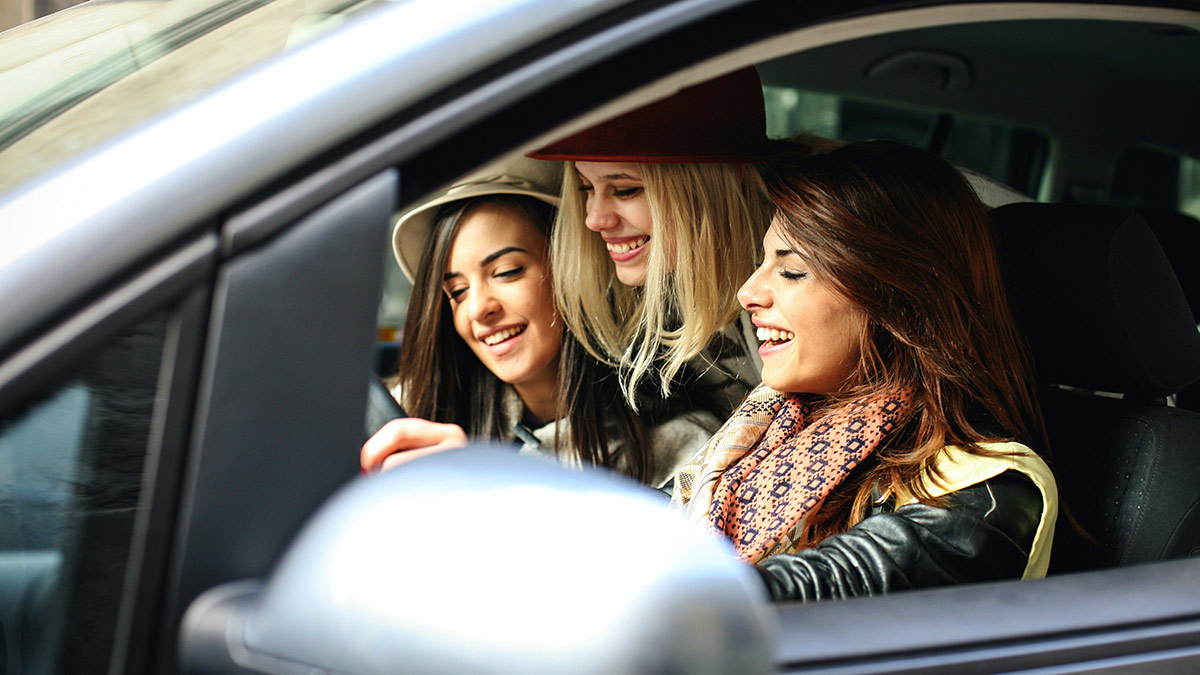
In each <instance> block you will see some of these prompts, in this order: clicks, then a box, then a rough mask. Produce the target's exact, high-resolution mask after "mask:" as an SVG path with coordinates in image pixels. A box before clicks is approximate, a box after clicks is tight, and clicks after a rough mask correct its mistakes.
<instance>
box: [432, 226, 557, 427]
mask: <svg viewBox="0 0 1200 675" xmlns="http://www.w3.org/2000/svg"><path fill="white" fill-rule="evenodd" d="M547 260H548V258H547V241H546V237H545V236H544V235H542V233H541V232H539V231H538V230H537V228H536V227H534V225H533V224H532V223H530V222H529V220H528V219H527V217H526V216H525V215H524V214H523V213H521V212H520V211H518V210H517V209H514V208H513V207H511V206H507V205H503V204H494V203H485V204H481V205H479V206H478V207H476V208H474V209H472V210H471V211H470V212H469V213H468V214H467V215H466V216H465V217H464V219H463V221H462V224H461V225H460V226H459V229H458V234H457V235H456V236H455V239H454V244H453V246H452V247H451V250H450V257H449V260H448V261H447V263H446V272H445V275H444V277H443V282H442V289H443V291H445V293H446V296H447V297H448V298H449V301H450V310H451V312H452V313H453V317H454V329H455V331H456V332H457V333H458V335H459V337H461V338H462V339H463V340H464V341H465V342H466V343H467V345H468V346H469V347H470V348H471V351H472V352H474V354H475V356H476V357H478V358H479V360H480V362H482V363H483V365H484V366H485V367H487V369H488V370H490V371H491V372H492V373H494V374H495V375H496V377H498V378H500V380H502V381H504V382H507V383H509V384H511V385H513V386H514V388H515V389H516V390H517V393H518V394H519V395H520V396H521V399H522V400H523V401H525V402H526V405H527V406H528V405H531V402H532V401H534V400H539V401H544V400H552V399H553V395H554V388H555V387H556V386H557V375H558V353H559V350H560V349H561V347H562V330H563V329H562V322H560V321H556V318H557V315H556V313H555V310H554V294H553V292H552V290H551V286H550V269H549V267H548V266H547Z"/></svg>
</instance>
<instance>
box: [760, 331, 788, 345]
mask: <svg viewBox="0 0 1200 675" xmlns="http://www.w3.org/2000/svg"><path fill="white" fill-rule="evenodd" d="M755 332H756V334H757V336H758V340H759V342H765V343H767V344H771V345H781V344H783V343H785V342H791V341H792V340H795V339H796V334H795V333H793V332H792V331H790V330H779V329H778V328H759V329H758V330H757V331H755Z"/></svg>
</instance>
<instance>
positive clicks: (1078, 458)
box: [992, 204, 1200, 572]
mask: <svg viewBox="0 0 1200 675" xmlns="http://www.w3.org/2000/svg"><path fill="white" fill-rule="evenodd" d="M992 217H993V222H994V223H995V225H996V231H997V236H998V240H999V243H1000V249H1001V256H1002V258H1003V259H1004V262H1005V266H1006V273H1007V276H1008V285H1009V289H1010V293H1011V301H1012V304H1013V309H1014V311H1015V312H1016V314H1017V319H1018V321H1019V322H1020V323H1021V326H1022V328H1023V329H1024V330H1025V333H1026V336H1027V338H1028V340H1029V343H1030V348H1031V350H1032V352H1033V356H1034V362H1035V365H1036V367H1037V372H1038V381H1039V385H1040V391H1041V396H1042V401H1041V403H1042V410H1043V412H1044V414H1045V417H1046V425H1047V430H1048V432H1049V435H1050V444H1051V455H1052V466H1053V468H1054V471H1055V476H1056V479H1057V481H1058V485H1059V493H1060V496H1061V497H1062V499H1063V503H1064V504H1065V506H1066V507H1067V508H1068V509H1069V510H1070V512H1071V513H1072V514H1073V515H1074V516H1075V517H1076V518H1077V519H1078V521H1079V523H1080V524H1081V525H1082V526H1083V528H1084V530H1085V531H1086V532H1087V535H1088V538H1091V539H1094V541H1088V538H1085V537H1083V536H1080V535H1079V534H1078V533H1076V532H1075V531H1074V528H1072V527H1071V526H1070V525H1069V524H1068V523H1067V522H1063V521H1061V520H1060V526H1059V528H1058V530H1057V534H1056V537H1055V544H1054V552H1053V556H1052V560H1051V571H1052V572H1065V571H1073V570H1081V569H1094V568H1101V567H1111V566H1116V565H1128V564H1134V563H1141V562H1152V561H1157V560H1165V559H1172V558H1181V557H1188V556H1196V555H1200V414H1198V413H1195V412H1193V411H1190V410H1184V409H1180V408H1175V407H1171V406H1168V405H1167V404H1166V397H1167V396H1169V395H1171V394H1174V393H1177V392H1179V391H1180V390H1182V389H1183V388H1185V387H1187V386H1188V385H1189V384H1191V383H1192V382H1194V381H1196V380H1197V379H1200V333H1197V330H1196V324H1195V323H1194V322H1193V320H1192V315H1191V311H1190V309H1189V307H1188V304H1187V301H1186V299H1185V298H1184V294H1183V291H1182V290H1181V288H1180V285H1179V282H1178V281H1177V280H1176V278H1175V275H1174V273H1173V272H1172V269H1171V265H1170V263H1169V262H1168V260H1167V258H1166V255H1165V253H1164V252H1163V250H1162V247H1161V246H1160V245H1159V243H1158V241H1157V239H1156V238H1155V237H1154V234H1153V232H1151V230H1150V228H1149V227H1148V226H1147V225H1146V223H1145V221H1144V220H1143V219H1142V218H1141V217H1140V216H1139V215H1138V214H1136V213H1135V212H1133V211H1131V210H1128V209H1118V208H1112V207H1103V206H1077V205H1062V204H1013V205H1009V206H1004V207H1001V208H998V209H995V210H994V211H993V212H992Z"/></svg>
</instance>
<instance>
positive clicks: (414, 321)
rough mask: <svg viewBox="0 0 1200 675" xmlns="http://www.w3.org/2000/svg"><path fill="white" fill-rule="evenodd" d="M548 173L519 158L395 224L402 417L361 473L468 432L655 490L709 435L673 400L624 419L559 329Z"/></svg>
mask: <svg viewBox="0 0 1200 675" xmlns="http://www.w3.org/2000/svg"><path fill="white" fill-rule="evenodd" d="M560 177H561V165H559V164H558V163H554V162H539V161H536V160H532V159H525V158H520V159H518V160H515V161H510V162H507V163H505V164H503V165H499V166H496V167H492V168H488V169H484V170H483V171H481V172H479V173H477V174H475V175H473V176H471V177H468V178H467V179H464V180H462V181H460V182H458V183H456V184H455V185H453V186H451V187H449V188H447V189H446V190H444V191H443V192H440V193H438V194H435V195H434V196H432V197H430V198H428V199H426V200H425V201H424V202H423V203H421V204H420V205H418V206H417V207H415V208H413V209H411V210H409V211H407V212H406V213H404V214H403V215H402V216H401V217H400V218H399V220H398V221H397V223H396V226H395V229H394V232H393V238H392V244H393V251H394V252H395V255H396V260H397V262H398V263H399V264H400V268H401V269H402V270H403V271H404V273H405V274H406V275H407V276H408V277H409V279H411V280H413V281H414V288H413V293H412V296H411V298H410V301H409V309H408V318H407V320H406V325H405V330H404V342H403V346H402V348H401V354H400V364H399V372H398V375H397V376H396V380H395V382H394V383H393V384H394V385H395V388H394V390H393V392H394V395H395V396H396V398H397V399H398V400H399V401H400V403H401V405H402V406H403V407H404V408H405V410H406V411H407V412H408V413H409V414H411V415H414V417H411V418H406V419H401V420H394V421H392V422H391V423H389V424H388V425H386V426H384V427H383V428H382V429H380V431H379V432H377V433H376V434H375V435H374V436H372V438H371V439H370V440H368V441H367V443H366V444H365V445H364V446H363V453H362V464H363V468H364V469H365V470H368V471H370V470H376V469H379V468H382V467H383V466H385V465H387V466H391V465H395V464H399V463H403V462H405V461H408V460H411V459H414V458H416V457H418V456H421V455H423V454H428V453H429V452H432V451H435V450H438V449H444V448H446V447H450V446H453V445H457V444H461V443H462V442H464V441H465V440H466V437H467V435H470V436H472V437H476V438H488V439H498V440H503V441H511V442H514V443H517V444H519V445H520V446H521V448H522V451H523V452H531V453H537V454H549V455H554V456H556V457H557V458H558V459H560V460H561V461H562V462H563V463H565V464H568V465H579V464H583V463H586V464H595V465H600V466H605V467H608V468H611V469H614V470H617V471H619V472H621V473H625V474H627V475H630V476H632V477H634V478H636V479H638V480H641V481H643V482H646V483H649V484H651V485H656V486H657V485H661V484H662V483H663V482H664V481H665V480H666V479H667V478H669V477H670V476H671V475H672V474H673V473H674V470H675V469H676V467H677V465H678V464H680V463H681V462H682V461H684V460H686V459H688V458H689V457H690V456H691V455H693V454H694V453H695V451H696V450H697V449H698V448H699V447H700V446H701V445H703V443H704V441H706V440H707V439H708V437H709V435H711V433H712V432H713V431H715V430H716V428H717V427H718V426H720V422H721V420H720V419H718V418H717V417H715V416H714V415H712V414H711V413H707V412H705V411H696V410H692V409H690V407H689V406H687V405H686V403H685V402H683V401H681V400H679V399H673V400H670V401H663V400H662V399H661V398H660V397H657V396H653V395H651V396H646V397H643V398H642V399H641V403H642V404H643V405H642V407H641V411H640V414H639V413H637V412H634V411H633V410H631V409H630V408H629V406H627V405H626V404H625V401H624V398H623V397H622V395H621V392H620V390H619V388H618V387H617V386H616V378H615V377H613V376H612V371H611V369H610V368H609V367H608V366H605V365H604V364H602V363H600V362H599V361H597V360H596V359H594V358H592V357H591V356H589V355H588V354H587V353H586V352H585V351H584V350H583V349H582V348H581V347H580V346H579V344H578V342H576V340H575V338H574V337H573V335H572V333H571V331H570V330H568V329H566V328H564V326H563V322H562V321H561V320H559V318H558V313H557V311H556V310H555V306H554V296H553V292H552V290H551V287H550V270H549V259H548V258H549V254H548V248H549V240H548V236H549V229H550V224H551V221H552V219H553V211H554V207H555V206H556V205H557V204H558V201H559V199H558V191H559V182H560ZM405 451H409V452H405Z"/></svg>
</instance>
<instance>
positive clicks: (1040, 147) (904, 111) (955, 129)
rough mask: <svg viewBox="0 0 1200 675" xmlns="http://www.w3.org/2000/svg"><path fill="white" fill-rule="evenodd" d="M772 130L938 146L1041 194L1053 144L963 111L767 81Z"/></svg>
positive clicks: (780, 134)
mask: <svg viewBox="0 0 1200 675" xmlns="http://www.w3.org/2000/svg"><path fill="white" fill-rule="evenodd" d="M763 93H764V97H765V101H766V109H767V133H768V134H769V135H771V136H773V137H775V138H787V137H789V136H792V135H795V134H796V133H800V132H809V133H814V134H817V135H819V136H826V137H829V138H840V139H843V140H866V139H886V140H891V141H898V142H901V143H907V144H909V145H915V146H917V147H921V148H926V149H928V150H932V151H934V152H936V153H938V154H940V155H941V156H942V157H945V158H946V159H947V160H949V161H951V162H953V163H954V164H957V165H958V166H961V167H964V168H967V169H971V170H973V171H977V172H979V173H981V174H984V175H986V176H990V177H991V178H994V179H996V180H998V181H1000V182H1002V183H1004V184H1006V185H1008V186H1010V187H1013V188H1015V189H1016V190H1018V191H1020V192H1023V193H1024V194H1027V195H1030V196H1034V195H1036V194H1037V188H1038V184H1039V182H1040V181H1041V179H1042V171H1043V169H1044V167H1045V163H1046V156H1047V150H1048V147H1049V145H1048V143H1047V140H1046V137H1045V136H1044V135H1042V134H1040V133H1037V132H1034V131H1030V130H1028V129H1021V128H1017V127H1012V126H1008V125H1004V124H998V123H995V122H990V121H987V120H980V119H974V118H970V117H965V116H962V115H950V114H946V113H938V112H935V111H929V110H919V109H915V108H906V107H902V106H895V105H884V104H880V103H874V102H867V101H860V100H855V99H851V98H845V97H841V96H836V95H833V94H824V93H820V92H812V91H803V90H799V89H794V88H791V87H779V86H765V87H763Z"/></svg>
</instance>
